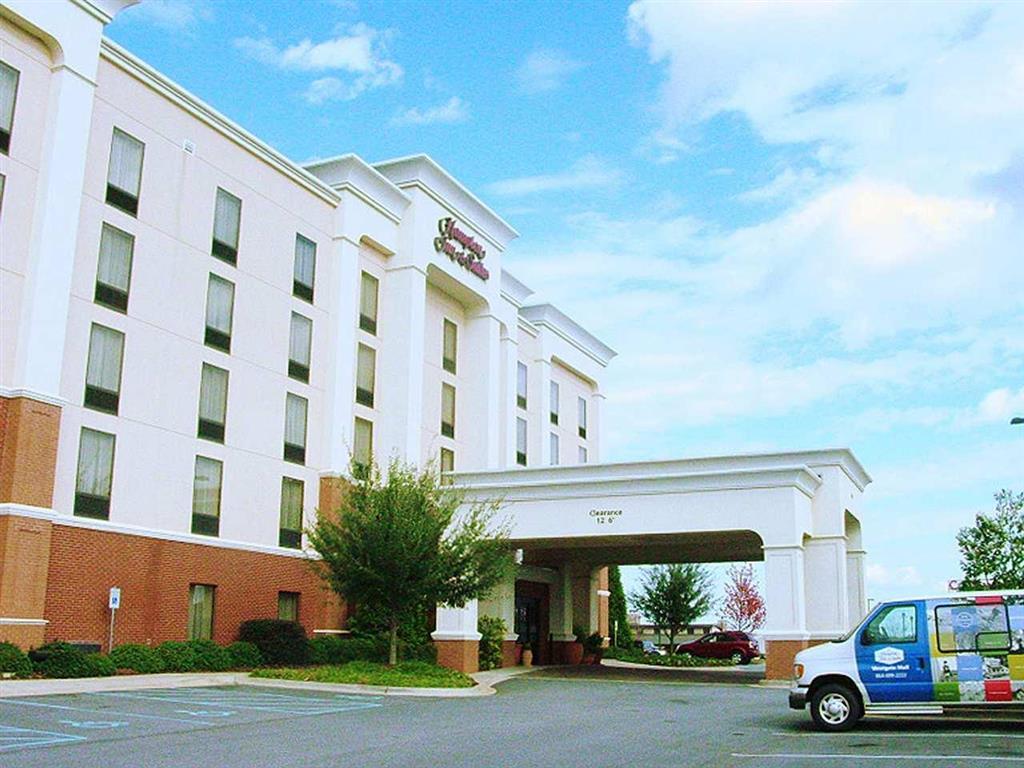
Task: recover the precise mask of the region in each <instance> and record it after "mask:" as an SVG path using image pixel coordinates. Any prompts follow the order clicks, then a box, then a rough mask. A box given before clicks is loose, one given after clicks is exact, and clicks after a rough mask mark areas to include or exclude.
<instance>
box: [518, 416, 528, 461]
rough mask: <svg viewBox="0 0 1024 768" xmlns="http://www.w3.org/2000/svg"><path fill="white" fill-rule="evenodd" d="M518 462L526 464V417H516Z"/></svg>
mask: <svg viewBox="0 0 1024 768" xmlns="http://www.w3.org/2000/svg"><path fill="white" fill-rule="evenodd" d="M516 464H519V465H520V466H522V467H525V466H526V419H516Z"/></svg>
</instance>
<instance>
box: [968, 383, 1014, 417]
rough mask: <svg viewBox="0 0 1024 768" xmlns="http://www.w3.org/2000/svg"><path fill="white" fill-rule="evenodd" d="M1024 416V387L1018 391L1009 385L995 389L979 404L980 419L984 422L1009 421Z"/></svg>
mask: <svg viewBox="0 0 1024 768" xmlns="http://www.w3.org/2000/svg"><path fill="white" fill-rule="evenodd" d="M1014 416H1024V387H1021V388H1020V389H1018V390H1017V391H1016V392H1014V391H1013V390H1012V389H1009V388H1008V387H1003V388H1002V389H994V390H992V391H991V392H989V393H988V394H987V395H985V397H984V398H982V401H981V402H980V403H979V404H978V419H979V420H981V421H982V422H1001V421H1009V420H1010V419H1011V418H1013V417H1014Z"/></svg>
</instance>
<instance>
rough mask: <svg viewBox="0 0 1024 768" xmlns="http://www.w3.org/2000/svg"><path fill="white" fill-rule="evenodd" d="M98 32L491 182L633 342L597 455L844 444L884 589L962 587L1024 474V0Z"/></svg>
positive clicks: (618, 373) (317, 138) (271, 108)
mask: <svg viewBox="0 0 1024 768" xmlns="http://www.w3.org/2000/svg"><path fill="white" fill-rule="evenodd" d="M108 34H109V36H110V37H112V38H113V39H114V40H116V41H117V42H119V43H121V44H122V45H124V46H125V47H127V48H128V49H129V50H131V51H132V52H134V53H135V54H137V55H138V56H140V57H141V58H143V59H144V60H146V61H147V62H149V63H150V64H152V65H154V66H155V67H157V68H158V69H160V70H161V71H162V72H164V73H165V74H167V75H168V76H170V77H171V78H173V79H175V80H176V81H178V82H180V83H181V84H182V85H184V86H185V87H186V88H188V89H189V90H191V91H193V92H194V93H196V94H197V95H198V96H200V97H201V98H203V99H204V100H206V101H208V102H210V103H211V104H213V105H214V106H215V107H216V108H218V109H219V110H221V111H222V112H224V113H226V114H227V115H228V116H229V117H231V118H232V119H234V120H236V121H237V122H239V123H241V124H242V125H243V126H245V127H246V128H248V129H249V130H251V131H252V132H254V133H255V134H257V135H258V136H260V137H261V138H263V139H264V140H266V141H268V142H269V143H270V144H272V145H274V146H275V147H277V148H278V149H280V150H281V151H283V152H284V153H285V154H287V155H288V156H290V157H292V158H294V159H296V160H299V161H302V160H308V159H312V158H316V157H327V156H331V155H335V154H341V153H345V152H354V153H356V154H358V155H360V156H362V157H363V158H365V159H366V160H368V161H371V162H372V161H375V160H381V159H386V158H389V157H394V156H400V155H406V154H411V153H416V152H426V153H428V154H430V155H432V156H433V157H434V158H435V159H436V160H437V161H438V162H440V163H441V164H442V165H443V166H445V167H446V168H447V169H448V170H449V171H451V172H452V173H453V174H454V175H455V176H456V177H458V178H459V179H460V180H461V181H462V182H463V183H465V184H466V185H467V186H468V187H469V188H470V189H472V190H474V191H475V192H476V193H477V194H478V195H479V196H480V197H481V198H482V199H483V200H485V201H486V202H487V203H488V204H489V205H491V206H492V207H493V208H494V209H495V210H497V211H498V212H499V213H500V214H501V215H503V216H504V217H505V218H506V219H507V220H508V221H509V222H510V223H512V224H513V225H514V226H515V227H516V228H517V229H518V230H519V231H520V233H521V234H522V236H521V238H520V239H519V240H518V241H517V242H516V243H514V244H513V246H512V248H511V249H510V251H509V252H508V255H507V258H506V266H507V267H508V268H509V269H510V270H511V271H512V272H514V273H515V274H516V275H517V276H518V277H520V278H521V279H523V280H524V281H526V282H527V283H528V284H529V285H530V286H531V287H533V288H534V289H535V290H536V291H537V292H538V296H539V297H540V298H543V299H546V300H550V301H553V302H555V303H556V304H558V305H559V306H561V307H562V308H563V309H565V310H566V311H567V312H569V313H570V314H571V315H573V316H574V317H576V318H577V319H579V320H580V321H581V322H583V323H584V324H585V325H586V326H587V327H588V328H590V329H591V330H593V331H594V332H595V333H597V334H598V335H599V336H600V337H601V338H603V339H604V340H606V341H607V342H608V343H609V344H611V345H612V346H613V347H614V348H616V349H618V350H619V351H620V353H621V354H620V357H619V358H618V360H617V361H616V362H615V363H614V364H613V366H612V368H611V369H610V370H609V374H608V377H607V380H606V386H605V389H606V392H607V395H608V401H607V410H606V414H605V433H604V458H605V459H608V460H632V459H648V458H662V457H671V456H694V455H717V454H727V453H736V452H750V451H767V450H795V449H805V448H815V447H827V446H849V447H851V448H853V449H854V451H855V452H856V454H857V456H858V457H859V458H860V460H861V461H862V463H863V464H864V465H865V466H866V467H867V469H868V471H869V472H870V473H871V474H872V475H873V476H874V480H875V482H874V484H873V485H872V486H870V487H869V489H868V492H867V495H866V510H865V514H864V530H865V539H866V545H867V548H868V550H869V573H868V575H869V583H868V593H869V595H870V596H871V597H872V598H875V599H884V598H888V597H893V596H896V595H900V594H909V593H914V592H922V591H927V592H933V591H936V590H939V589H943V588H944V585H945V584H946V582H947V580H948V579H951V578H955V577H956V576H957V575H958V566H957V561H958V555H957V550H956V546H955V538H954V537H955V534H956V531H957V530H958V529H959V528H960V527H961V526H963V525H966V524H969V523H970V522H971V520H972V517H973V515H974V513H975V512H977V511H986V510H991V509H992V506H993V503H992V494H993V493H994V492H995V491H996V490H998V489H1000V488H1004V487H1008V488H1014V489H1016V490H1022V489H1024V428H1020V427H1018V428H1011V427H1009V426H1008V422H1009V419H1010V417H1011V416H1012V415H1018V414H1020V415H1024V258H1022V257H1024V252H1022V248H1021V237H1020V233H1021V232H1022V231H1024V230H1022V226H1024V48H1022V46H1021V45H1020V40H1022V39H1024V5H1020V4H1010V3H1003V4H986V3H955V2H945V3H935V4H928V3H913V4H912V3H905V4H889V5H883V4H879V3H871V4H865V3H853V2H849V3H830V4H823V3H817V4H804V3H798V2H793V3H772V2H761V3H757V4H741V3H688V4H684V3H672V4H655V3H647V2H643V1H641V2H636V3H633V4H623V3H590V4H586V5H581V4H577V3H551V2H547V3H529V2H517V3H483V2H456V3H441V2H432V3H429V4H428V3H426V2H422V3H413V2H403V3H383V2H358V3H356V2H321V3H318V2H313V1H312V0H307V2H301V3H277V2H274V3H271V2H230V1H229V0H223V1H220V2H209V1H206V2H204V1H203V0H145V2H144V3H143V4H142V5H140V6H137V7H134V8H130V9H128V10H127V11H125V12H123V14H122V15H121V16H120V17H118V18H117V19H116V20H115V21H114V23H113V24H112V25H111V26H110V27H109V29H108ZM632 580H633V577H632V576H631V577H630V578H629V581H630V582H632Z"/></svg>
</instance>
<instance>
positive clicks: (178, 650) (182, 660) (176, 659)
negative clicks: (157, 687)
mask: <svg viewBox="0 0 1024 768" xmlns="http://www.w3.org/2000/svg"><path fill="white" fill-rule="evenodd" d="M156 652H157V654H159V656H160V661H162V662H163V665H164V672H195V671H196V650H195V648H193V647H192V645H191V644H190V643H182V642H177V641H175V640H168V641H167V642H166V643H160V645H158V646H157V647H156Z"/></svg>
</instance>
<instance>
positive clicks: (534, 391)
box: [527, 357, 551, 467]
mask: <svg viewBox="0 0 1024 768" xmlns="http://www.w3.org/2000/svg"><path fill="white" fill-rule="evenodd" d="M528 387H529V388H528V390H527V391H528V392H529V398H530V400H529V406H530V415H531V416H534V418H533V419H532V420H531V423H530V432H529V435H528V438H529V449H528V455H529V456H530V459H531V460H530V465H532V466H535V467H546V466H548V465H549V464H551V439H550V438H549V437H548V435H549V434H550V432H551V418H550V413H551V361H550V360H546V359H545V358H544V357H539V358H538V359H536V360H534V361H533V362H532V364H531V365H530V379H529V382H528ZM534 457H536V458H534Z"/></svg>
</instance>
